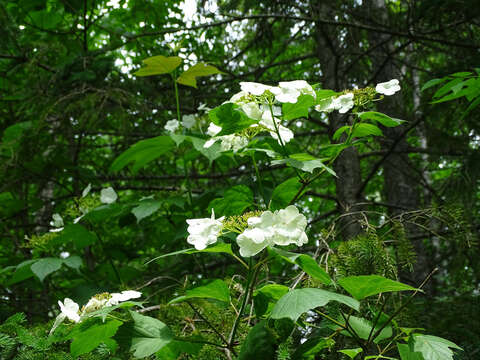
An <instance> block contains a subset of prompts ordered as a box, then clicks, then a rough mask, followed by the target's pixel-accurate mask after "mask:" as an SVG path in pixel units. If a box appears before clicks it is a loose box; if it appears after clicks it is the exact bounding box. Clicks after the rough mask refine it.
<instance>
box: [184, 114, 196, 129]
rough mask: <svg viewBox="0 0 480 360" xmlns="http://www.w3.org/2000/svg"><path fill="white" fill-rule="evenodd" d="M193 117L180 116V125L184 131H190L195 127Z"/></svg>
mask: <svg viewBox="0 0 480 360" xmlns="http://www.w3.org/2000/svg"><path fill="white" fill-rule="evenodd" d="M195 122H196V121H195V115H183V116H182V125H183V127H185V128H186V129H190V128H192V127H193V125H195Z"/></svg>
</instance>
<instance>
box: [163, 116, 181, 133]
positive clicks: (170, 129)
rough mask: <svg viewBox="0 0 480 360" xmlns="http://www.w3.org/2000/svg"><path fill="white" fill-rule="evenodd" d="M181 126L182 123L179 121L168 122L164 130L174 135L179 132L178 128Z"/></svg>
mask: <svg viewBox="0 0 480 360" xmlns="http://www.w3.org/2000/svg"><path fill="white" fill-rule="evenodd" d="M179 126H180V123H179V122H178V120H175V119H173V120H168V121H167V123H166V124H165V126H164V129H165V130H167V131H168V132H171V133H174V132H175V131H177V129H178V127H179Z"/></svg>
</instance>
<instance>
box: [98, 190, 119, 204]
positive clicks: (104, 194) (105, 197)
mask: <svg viewBox="0 0 480 360" xmlns="http://www.w3.org/2000/svg"><path fill="white" fill-rule="evenodd" d="M117 199H118V195H117V193H116V192H115V190H113V188H112V187H111V186H109V187H108V188H106V189H102V191H100V201H101V202H102V204H111V203H114V202H115V201H117Z"/></svg>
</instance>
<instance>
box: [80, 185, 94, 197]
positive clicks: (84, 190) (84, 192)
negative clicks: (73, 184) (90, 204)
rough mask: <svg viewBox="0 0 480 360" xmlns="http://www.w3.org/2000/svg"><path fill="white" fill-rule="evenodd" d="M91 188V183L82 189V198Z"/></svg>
mask: <svg viewBox="0 0 480 360" xmlns="http://www.w3.org/2000/svg"><path fill="white" fill-rule="evenodd" d="M91 189H92V184H88V185H87V187H86V188H85V189H83V191H82V198H84V197H85V196H87V195H88V193H89V192H90V190H91Z"/></svg>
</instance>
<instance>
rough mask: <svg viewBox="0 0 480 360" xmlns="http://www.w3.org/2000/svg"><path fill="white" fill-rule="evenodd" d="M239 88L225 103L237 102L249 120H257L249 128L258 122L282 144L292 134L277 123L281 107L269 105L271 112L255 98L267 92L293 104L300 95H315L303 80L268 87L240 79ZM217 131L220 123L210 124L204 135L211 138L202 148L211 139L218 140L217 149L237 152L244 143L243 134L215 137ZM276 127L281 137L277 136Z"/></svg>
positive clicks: (279, 99) (207, 144)
mask: <svg viewBox="0 0 480 360" xmlns="http://www.w3.org/2000/svg"><path fill="white" fill-rule="evenodd" d="M240 88H241V91H240V92H239V93H237V94H235V95H233V96H232V97H231V98H230V100H229V101H228V102H230V103H234V104H236V105H238V106H239V107H240V109H241V110H242V111H243V112H244V113H245V114H246V115H247V116H248V117H249V118H250V119H253V120H257V121H258V124H253V125H252V127H256V126H259V125H261V126H262V127H264V128H265V129H267V130H268V132H269V133H270V135H271V136H272V137H273V138H274V139H275V140H277V141H278V143H279V144H282V142H283V143H288V142H289V141H290V140H292V139H293V136H294V134H293V132H292V131H291V130H290V129H288V128H286V127H285V126H283V125H282V124H281V121H280V116H281V114H282V113H281V108H280V107H279V106H273V107H272V110H273V114H272V111H270V107H269V106H267V104H266V103H264V102H262V100H261V99H260V98H259V97H260V96H262V95H264V94H265V93H266V92H269V94H271V95H273V96H274V99H275V101H277V102H279V103H292V104H294V103H296V102H297V100H298V97H299V96H300V95H302V94H305V95H311V96H312V97H313V98H316V94H315V91H314V90H313V88H312V86H310V84H308V83H307V82H306V81H304V80H295V81H285V82H280V83H279V84H278V86H269V85H264V84H260V83H255V82H241V83H240ZM221 130H222V128H221V127H220V126H217V125H215V124H213V123H210V126H209V127H208V130H207V134H208V135H210V136H212V138H211V139H210V140H208V141H207V142H206V143H205V145H204V147H205V148H209V147H210V146H212V145H213V144H214V143H215V142H217V141H221V142H222V143H221V151H227V150H233V151H234V152H237V151H239V150H240V149H242V148H244V147H246V146H247V145H248V139H247V138H246V137H244V136H239V135H224V136H215V135H216V134H218V133H219V132H220V131H221ZM277 130H278V133H279V134H280V138H281V140H280V139H279V137H278V133H277Z"/></svg>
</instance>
